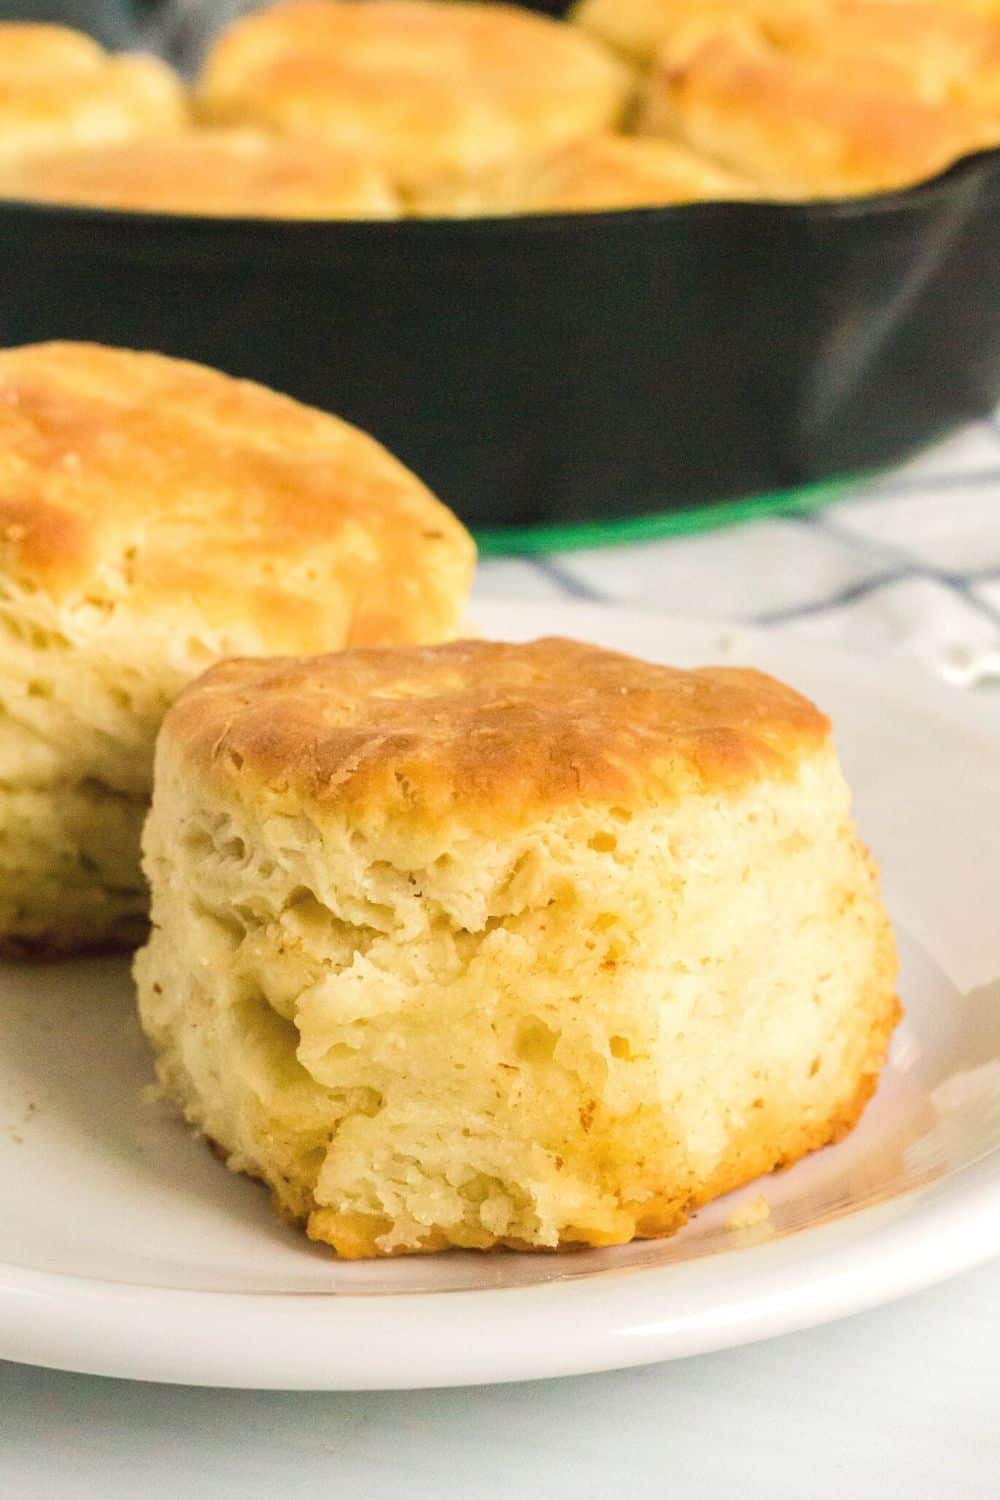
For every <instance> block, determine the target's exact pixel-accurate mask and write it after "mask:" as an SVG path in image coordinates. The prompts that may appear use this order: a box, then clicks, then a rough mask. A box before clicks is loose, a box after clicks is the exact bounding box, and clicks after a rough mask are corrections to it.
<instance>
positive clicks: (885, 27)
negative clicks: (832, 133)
mask: <svg viewBox="0 0 1000 1500" xmlns="http://www.w3.org/2000/svg"><path fill="white" fill-rule="evenodd" d="M756 29H757V31H758V33H759V34H760V35H761V36H762V37H763V38H764V40H765V41H767V42H768V43H770V44H771V45H772V46H774V47H775V48H777V49H778V50H779V51H781V52H782V53H784V54H785V55H787V56H789V57H793V58H802V59H811V60H816V61H820V62H824V63H826V64H827V65H829V66H830V68H831V69H834V70H837V71H838V72H839V75H840V78H841V80H842V86H843V87H845V88H848V89H849V88H851V87H853V82H854V77H855V70H856V68H857V67H859V66H860V67H862V68H863V69H865V70H866V74H867V71H868V70H869V69H870V70H872V76H874V69H876V68H878V69H880V70H884V86H885V88H886V91H887V92H899V93H903V94H906V95H908V96H910V97H912V98H914V99H921V100H923V101H924V102H926V103H928V104H944V105H952V104H959V105H966V106H969V107H970V108H974V109H982V110H984V111H985V112H987V113H992V114H993V115H994V116H995V117H996V118H998V119H1000V25H998V24H997V22H996V21H993V20H990V19H988V18H987V17H985V16H978V15H975V14H973V13H971V12H966V11H962V10H956V9H954V8H951V7H950V6H948V5H946V4H941V3H940V0H929V3H928V0H829V4H828V6H827V7H826V8H825V9H823V8H821V7H819V6H816V5H808V4H807V5H804V6H803V5H800V6H798V7H796V6H789V5H788V4H787V0H786V3H785V4H778V5H777V6H776V8H775V10H774V11H773V12H772V13H765V14H762V16H761V18H760V19H759V20H758V22H757V26H756Z"/></svg>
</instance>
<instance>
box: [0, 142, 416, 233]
mask: <svg viewBox="0 0 1000 1500" xmlns="http://www.w3.org/2000/svg"><path fill="white" fill-rule="evenodd" d="M0 197H9V198H21V199H27V200H32V201H36V202H46V203H85V204H88V205H94V206H97V207H101V208H115V209H135V210H142V211H145V212H148V211H151V210H154V211H156V212H167V213H181V214H198V215H210V216H213V217H218V216H225V215H240V214H252V215H263V216H265V217H268V218H285V219H287V218H344V217H351V218H368V219H392V218H397V217H398V216H399V213H400V205H399V201H398V198H397V197H396V195H395V194H394V193H393V191H392V190H391V188H390V186H389V183H388V181H387V179H386V178H385V177H384V175H383V174H382V173H381V172H380V171H379V170H378V168H377V167H376V166H375V165H374V163H372V162H370V161H369V160H368V159H367V158H366V157H364V156H361V155H359V154H357V153H355V152H350V151H346V150H341V149H337V148H336V147H332V146H329V145H326V144H325V143H324V142H322V141H308V142H305V141H296V140H287V139H282V138H281V137H278V136H273V135H264V134H258V133H256V132H252V131H236V130H186V131H179V132H178V133H177V134H176V135H172V136H168V137H165V138H163V137H156V138H153V139H147V138H145V137H143V138H140V139H137V140H128V141H111V142H105V143H99V144H96V145H73V144H70V145H68V146H63V147H61V148H58V149H55V150H50V151H46V152H44V153H39V152H32V153H31V155H30V156H29V157H26V158H15V159H14V160H13V161H11V162H4V161H3V160H2V157H0Z"/></svg>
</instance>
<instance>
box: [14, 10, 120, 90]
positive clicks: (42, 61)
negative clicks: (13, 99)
mask: <svg viewBox="0 0 1000 1500" xmlns="http://www.w3.org/2000/svg"><path fill="white" fill-rule="evenodd" d="M105 56H106V54H105V52H104V49H103V47H101V45H100V44H99V43H98V42H95V41H94V39H93V37H89V36H87V35H86V34H85V33H84V32H82V31H74V30H73V28H72V27H70V26H47V25H44V24H41V23H37V22H31V21H0V80H2V81H4V82H6V81H7V80H9V79H11V78H17V77H21V78H27V77H28V76H30V75H31V74H33V73H34V74H38V73H52V72H86V73H90V72H93V71H94V69H95V68H99V67H100V66H101V64H102V63H103V62H104V60H105Z"/></svg>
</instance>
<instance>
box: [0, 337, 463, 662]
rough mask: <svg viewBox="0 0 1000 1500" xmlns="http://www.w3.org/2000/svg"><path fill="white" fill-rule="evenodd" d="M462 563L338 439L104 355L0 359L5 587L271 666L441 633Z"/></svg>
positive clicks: (458, 541)
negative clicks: (228, 639) (276, 655)
mask: <svg viewBox="0 0 1000 1500" xmlns="http://www.w3.org/2000/svg"><path fill="white" fill-rule="evenodd" d="M474 561H475V549H474V547H473V544H472V540H471V538H470V537H469V535H468V533H467V532H466V531H465V528H464V527H463V526H462V525H461V524H460V523H459V521H458V520H456V518H455V517H454V516H453V515H452V514H451V513H450V511H448V510H447V509H446V508H445V507H444V506H443V505H441V504H440V503H439V502H438V501H437V500H436V499H435V498H434V496H433V495H432V494H431V493H430V491H429V490H428V489H427V488H426V486H425V485H423V484H422V483H421V482H420V480H418V479H417V478H416V476H415V475H413V474H411V473H410V471H409V470H408V469H406V468H405V467H404V466H403V465H402V464H401V463H399V462H398V461H397V460H396V459H395V458H393V457H392V455H391V454H389V453H388V452H387V451H386V450H385V449H384V448H383V447H381V445H380V444H379V443H377V442H376V441H375V440H374V439H373V438H371V437H369V436H368V435H367V434H365V433H363V432H360V431H359V430H358V429H357V428H354V427H351V426H350V425H349V424H348V423H346V422H341V421H340V420H339V419H338V418H336V417H333V416H330V415H329V414H327V413H325V412H320V411H316V410H314V409H313V408H311V407H307V406H303V405H302V404H301V403H299V402H297V401H293V400H291V399H290V398H289V397H287V396H282V395H279V394H278V393H276V392H274V391H271V390H268V389H267V388H266V387H264V386H261V385H257V384H254V383H253V382H250V381H244V380H234V379H232V378H231V377H230V376H228V375H225V374H223V373H221V372H220V371H218V370H211V369H209V368H207V367H206V366H204V365H198V364H194V363H192V362H190V361H187V360H178V359H170V358H167V357H166V356H164V355H159V354H147V353H136V352H134V351H132V350H124V349H110V348H107V347H104V346H102V345H97V344H83V343H79V344H76V343H51V344H34V345H28V346H25V347H23V348H18V349H7V350H3V351H2V352H0V577H2V576H6V577H9V578H10V579H11V580H13V582H14V583H16V584H22V583H23V584H27V585H29V586H34V587H35V588H37V589H40V590H42V591H44V592H45V593H46V594H47V595H48V596H50V597H51V598H52V599H53V600H54V601H55V602H56V603H57V604H62V603H63V602H65V603H67V604H69V605H73V604H76V603H78V602H80V601H81V600H88V601H91V602H93V600H94V596H95V595H96V596H98V597H97V600H96V602H98V603H102V604H106V605H107V606H108V607H116V608H122V609H124V610H126V611H131V612H133V613H135V614H137V615H141V616H145V617H147V618H149V619H152V620H155V619H157V618H161V619H162V618H163V617H164V616H166V617H167V618H168V619H170V620H171V621H176V622H177V624H178V628H183V627H184V623H185V621H190V623H191V625H192V627H193V628H195V629H197V628H199V627H200V626H201V625H202V624H204V625H206V626H207V627H208V628H209V629H210V630H214V631H221V632H225V631H227V630H237V631H239V632H240V636H241V637H242V638H243V639H245V640H247V641H248V643H251V642H252V643H253V644H252V646H251V649H258V648H257V645H256V641H257V640H260V641H261V642H262V643H263V646H262V649H266V650H267V651H270V652H277V651H282V650H295V651H314V650H333V649H337V648H338V647H340V646H344V645H349V644H369V643H379V642H384V641H410V640H414V641H425V640H440V639H442V638H446V637H448V636H450V635H452V634H454V631H455V628H456V626H457V624H458V620H459V618H460V616H461V613H462V610H463V609H464V605H465V598H466V594H467V591H468V587H469V584H470V582H471V576H472V569H473V565H474Z"/></svg>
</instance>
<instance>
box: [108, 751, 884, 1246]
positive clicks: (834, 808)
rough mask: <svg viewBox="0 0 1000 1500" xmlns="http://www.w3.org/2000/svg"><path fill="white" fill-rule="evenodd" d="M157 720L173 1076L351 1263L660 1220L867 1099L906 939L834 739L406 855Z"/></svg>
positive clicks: (201, 1120) (236, 1151)
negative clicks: (857, 816) (889, 912)
mask: <svg viewBox="0 0 1000 1500" xmlns="http://www.w3.org/2000/svg"><path fill="white" fill-rule="evenodd" d="M170 728H171V723H170V721H168V726H167V732H166V734H165V737H162V738H161V746H160V759H159V762H158V769H157V790H156V797H155V800H154V807H153V813H152V815H151V818H150V821H149V823H148V825H147V831H146V839H145V869H146V872H147V875H148V877H149V880H150V884H151V887H152V892H153V923H154V926H153V932H152V935H151V938H150V941H149V943H148V945H147V946H146V948H145V949H143V951H142V952H141V953H140V954H139V955H138V958H137V961H136V977H137V982H138V988H139V1000H140V1014H141V1017H142V1022H143V1026H144V1028H145V1030H146V1032H147V1034H148V1036H149V1037H150V1039H151V1040H152V1042H153V1044H154V1047H155V1049H156V1051H157V1054H158V1061H157V1069H158V1074H159V1078H160V1081H161V1084H162V1086H163V1088H164V1092H165V1093H166V1094H167V1095H169V1096H171V1097H172V1098H173V1099H174V1100H175V1101H176V1102H177V1103H178V1104H179V1105H180V1106H181V1108H182V1109H183V1111H184V1113H185V1115H186V1116H187V1118H188V1119H189V1120H190V1121H191V1122H192V1123H193V1124H195V1125H197V1126H198V1127H199V1128H200V1129H201V1130H202V1132H203V1133H204V1134H205V1135H206V1136H207V1137H209V1138H210V1139H212V1140H214V1141H215V1142H217V1143H218V1146H219V1150H220V1153H221V1154H222V1155H223V1156H224V1157H225V1159H226V1160H227V1162H228V1163H229V1165H230V1167H231V1168H233V1169H234V1170H239V1171H242V1172H246V1173H248V1174H249V1175H251V1176H254V1177H258V1178H261V1179H262V1180H263V1181H264V1182H265V1183H266V1184H267V1185H268V1186H269V1187H270V1189H271V1191H272V1195H273V1198H274V1202H275V1206H276V1208H277V1210H278V1212H279V1213H280V1214H281V1216H282V1217H283V1218H285V1219H286V1220H288V1221H290V1222H294V1223H296V1224H300V1225H302V1226H304V1228H305V1230H306V1232H307V1233H308V1234H309V1236H310V1237H311V1238H312V1239H314V1240H317V1241H321V1242H324V1243H326V1244H328V1245H330V1246H332V1248H333V1249H334V1250H335V1251H337V1253H338V1254H339V1255H341V1256H343V1257H345V1258H359V1257H365V1256H374V1255H379V1256H382V1255H399V1254H408V1253H426V1252H429V1251H435V1250H442V1249H445V1248H448V1247H459V1248H466V1249H480V1250H488V1249H492V1248H494V1247H497V1246H507V1247H513V1248H516V1249H539V1250H541V1249H548V1250H555V1249H558V1248H560V1247H563V1246H571V1245H592V1246H601V1245H613V1244H620V1243H624V1242H626V1241H628V1240H630V1239H633V1238H651V1237H657V1236H662V1235H667V1234H671V1233H673V1232H674V1231H675V1230H677V1229H678V1228H680V1226H681V1225H682V1224H683V1223H684V1221H685V1219H686V1218H687V1217H688V1216H689V1214H690V1213H691V1212H692V1211H693V1210H694V1209H696V1208H697V1207H698V1206H699V1205H701V1204H704V1203H706V1202H708V1201H709V1200H710V1199H712V1198H715V1197H718V1196H720V1195H721V1194H723V1193H726V1192H729V1191H730V1190H731V1189H733V1188H736V1187H739V1186H740V1185H742V1184H743V1183H746V1182H748V1181H750V1180H751V1179H753V1178H755V1177H757V1176H759V1175H761V1174H762V1173H765V1172H769V1171H771V1170H773V1169H775V1168H777V1167H781V1166H785V1165H788V1164H790V1163H792V1162H794V1161H796V1160H797V1159H798V1158H800V1157H801V1156H803V1155H804V1154H805V1153H806V1152H808V1151H812V1150H815V1149H816V1148H818V1147H820V1146H823V1145H825V1144H826V1143H827V1142H830V1141H834V1140H838V1139H839V1138H840V1137H841V1136H843V1135H844V1134H845V1133H846V1132H847V1131H849V1130H850V1129H851V1127H852V1126H853V1125H854V1123H855V1122H856V1120H857V1119H858V1117H859V1115H860V1114H861V1111H862V1110H863V1108H864V1105H865V1103H866V1101H867V1100H868V1098H869V1097H870V1096H871V1094H872V1092H873V1091H874V1089H875V1086H876V1083H877V1080H878V1075H879V1071H880V1069H881V1067H882V1065H883V1063H884V1061H885V1056H886V1050H887V1046H888V1041H889V1037H890V1034H891V1032H892V1028H893V1026H894V1025H895V1022H896V1020H897V1018H898V1015H899V1005H898V1001H897V998H896V983H895V981H896V970H897V964H896V954H895V946H894V943H893V939H892V934H891V931H890V928H889V924H888V921H887V919H886V915H885V912H884V910H883V907H882V904H881V901H880V898H879V894H878V888H877V880H876V875H875V871H874V867H873V865H872V862H871V860H870V858H869V856H868V854H867V851H866V850H865V849H864V847H863V845H862V844H861V843H860V842H859V840H858V838H857V835H856V833H855V831H854V828H853V825H852V823H851V821H850V817H849V812H848V803H849V798H848V792H847V788H846V786H845V784H844V781H843V778H842V776H841V773H840V770H839V767H838V765H837V762H836V758H835V756H834V754H833V752H832V750H831V749H830V747H829V745H828V744H826V743H820V744H819V745H818V746H817V745H815V744H811V743H806V744H804V745H803V748H802V753H801V759H800V761H799V762H798V763H797V764H791V763H787V764H786V763H784V762H782V763H780V764H779V769H778V770H777V771H775V772H774V773H773V774H771V773H766V774H763V775H761V776H760V777H759V778H757V779H751V780H750V782H749V783H744V784H742V785H740V786H738V787H736V788H734V789H731V788H726V787H723V788H720V787H719V786H718V785H717V784H715V783H709V784H708V785H707V786H706V787H704V789H702V790H700V791H696V792H692V793H690V794H678V795H676V796H673V797H664V799H663V800H662V801H659V802H657V803H655V804H654V805H648V804H647V805H645V806H640V805H638V803H637V804H636V805H634V806H632V807H627V806H623V805H618V804H608V803H602V802H601V801H600V799H594V800H589V801H588V800H584V801H579V802H572V801H570V802H563V801H560V802H558V803H555V804H553V805H552V807H551V808H550V809H549V811H548V812H547V813H539V814H538V815H537V816H535V815H533V816H532V817H531V818H528V819H527V820H525V821H523V822H521V823H520V824H517V825H516V826H509V827H508V828H507V829H506V830H505V831H504V832H502V833H493V832H490V833H488V834H485V835H484V834H483V833H482V831H481V830H478V831H477V830H470V829H466V831H465V832H464V833H463V832H462V830H461V828H460V827H459V826H458V825H457V824H449V825H447V826H444V825H443V826H442V828H441V829H438V830H437V831H434V830H429V829H428V830H422V831H420V832H419V833H418V834H415V835H414V836H413V838H412V839H410V840H402V841H400V840H399V837H398V828H396V827H394V826H391V825H385V826H378V825H375V824H370V825H366V826H365V828H364V829H361V828H360V827H359V826H358V825H357V824H354V823H352V822H351V820H350V817H349V816H346V815H345V820H344V821H343V822H342V823H338V820H337V817H336V816H335V813H334V810H333V809H332V808H331V807H327V808H326V810H325V817H324V821H323V822H322V824H319V823H318V822H317V821H316V816H315V808H311V807H310V804H309V803H308V802H307V801H306V800H302V801H300V800H299V799H298V797H297V796H293V795H292V794H290V793H289V792H288V791H287V789H285V790H282V791H280V792H279V793H275V794H274V796H273V797H272V798H270V799H269V798H267V797H262V795H261V794H260V793H259V792H258V791H257V790H256V786H257V784H256V783H254V782H252V781H250V782H247V783H245V784H242V783H240V782H235V783H233V785H234V786H235V787H236V788H237V790H236V791H229V792H227V791H220V783H219V782H218V781H217V780H214V779H213V777H212V774H211V772H210V771H206V770H205V769H204V768H203V767H199V765H198V764H197V762H192V760H191V759H190V758H189V757H188V756H187V755H186V754H185V751H184V746H183V744H182V743H181V742H180V741H179V740H175V739H173V738H172V737H171V734H170ZM310 812H311V813H312V816H310ZM394 839H395V840H396V841H395V842H393V840H394Z"/></svg>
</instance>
